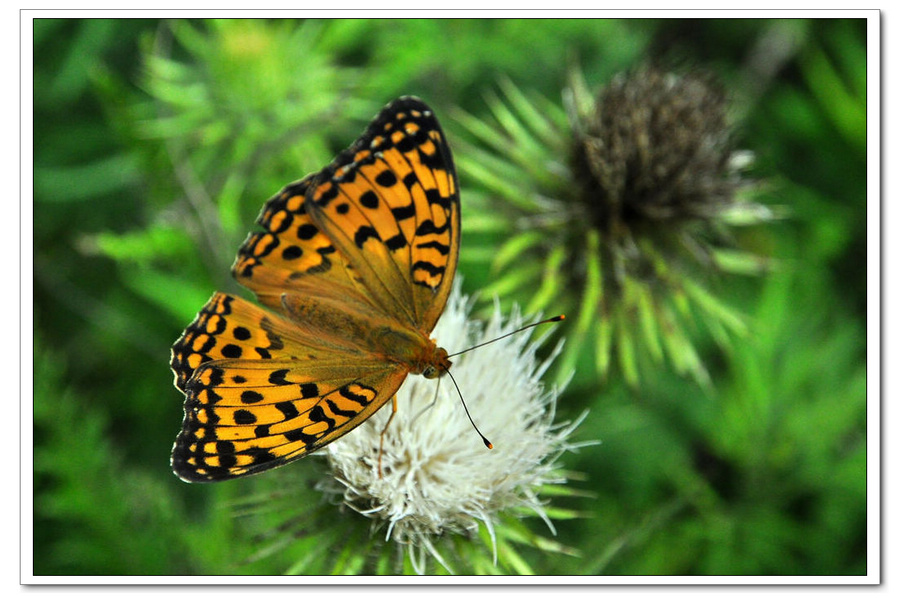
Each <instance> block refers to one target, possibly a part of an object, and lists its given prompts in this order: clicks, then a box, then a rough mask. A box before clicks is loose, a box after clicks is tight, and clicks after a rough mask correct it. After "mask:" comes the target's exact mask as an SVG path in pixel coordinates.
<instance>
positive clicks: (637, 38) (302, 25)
mask: <svg viewBox="0 0 900 603" xmlns="http://www.w3.org/2000/svg"><path fill="white" fill-rule="evenodd" d="M34 56H35V65H34V142H35V144H34V190H35V198H34V224H33V228H34V266H35V268H34V314H35V319H34V320H35V323H34V341H35V345H34V363H35V364H34V383H35V391H34V406H33V409H34V414H33V420H34V442H35V444H34V484H35V486H34V487H35V491H34V518H35V520H34V571H35V573H36V574H49V575H54V574H63V575H65V574H78V575H90V574H100V575H105V574H116V575H119V574H134V575H147V574H200V573H209V574H232V573H263V574H280V573H283V572H286V571H290V566H291V563H292V562H293V561H292V560H296V559H299V558H301V557H302V556H303V555H307V556H310V555H315V554H316V552H315V551H316V548H315V547H316V544H315V543H314V542H310V541H309V539H307V540H304V541H297V542H296V543H294V544H293V545H291V546H288V547H287V548H286V549H285V550H284V551H281V552H278V553H276V554H272V555H269V556H265V557H261V556H259V555H255V554H256V553H258V552H259V551H257V550H256V549H255V548H254V543H253V542H252V541H251V539H250V537H249V535H250V534H253V533H255V532H258V530H259V529H260V528H261V527H263V528H264V527H266V526H260V525H257V524H259V523H260V522H262V523H265V518H252V517H244V516H241V515H240V514H236V513H235V512H234V509H233V507H231V506H229V505H230V504H231V502H232V501H233V500H234V499H235V497H239V496H248V495H252V494H253V492H255V491H258V490H259V489H260V484H261V483H262V482H263V481H264V480H266V479H278V475H277V474H278V473H281V472H289V473H290V472H293V474H296V475H298V476H301V478H302V476H306V477H308V478H310V479H311V477H312V476H313V475H314V472H315V471H317V470H318V469H319V468H320V465H319V463H318V461H315V460H309V461H305V462H301V463H297V464H294V465H291V466H290V467H288V468H284V469H281V470H280V471H279V472H276V474H273V475H272V476H266V477H260V478H251V479H248V480H238V481H237V482H230V483H224V484H217V485H208V486H197V485H188V484H183V483H181V482H179V481H178V480H177V479H176V478H175V477H174V476H173V475H172V473H171V471H170V469H169V466H168V455H169V451H170V449H171V444H172V440H173V438H174V436H175V434H176V432H177V431H178V429H179V427H180V424H181V416H182V409H181V405H182V396H181V395H180V394H179V393H178V392H177V391H176V390H175V389H174V388H173V387H172V375H171V372H170V370H169V367H168V358H169V346H170V345H171V343H172V342H173V341H174V340H175V339H176V338H177V337H178V336H179V334H180V333H181V330H182V329H183V328H184V326H185V325H186V324H187V323H188V322H189V321H190V320H191V319H192V317H193V316H194V314H195V313H196V312H197V310H198V309H199V308H200V307H201V305H202V304H203V303H204V302H205V301H206V299H207V298H208V296H209V294H210V293H211V292H212V291H213V290H215V289H220V290H226V291H234V292H237V291H238V288H237V286H236V285H235V284H234V283H233V282H232V281H231V278H230V276H229V266H230V264H231V261H232V259H233V257H234V254H235V253H236V251H237V248H238V246H239V244H240V242H241V241H242V240H243V238H244V236H245V235H246V233H247V231H248V230H250V229H251V224H252V222H253V219H254V218H255V216H256V214H257V212H258V211H259V209H260V207H261V206H262V203H263V201H265V199H267V198H268V197H269V196H270V195H271V194H272V193H273V192H274V191H276V190H278V189H279V188H280V187H281V186H282V185H284V184H286V183H287V182H290V181H293V180H296V179H299V178H300V177H302V176H304V175H305V174H306V173H308V172H310V171H313V170H316V169H318V168H320V167H321V166H323V165H325V164H326V163H327V162H328V161H330V159H331V157H332V156H333V155H334V153H335V152H336V151H338V150H340V149H342V148H343V147H344V146H346V145H347V144H349V142H351V141H352V140H353V138H354V137H355V136H356V135H357V134H358V133H359V132H360V131H361V130H362V128H363V127H364V125H365V124H366V123H367V121H368V119H369V118H370V117H371V116H372V115H374V113H375V112H376V111H377V110H378V108H380V106H382V105H383V104H384V103H386V102H387V101H389V100H391V99H392V98H394V97H396V96H398V95H401V94H416V95H418V96H421V97H422V98H424V99H425V100H426V101H427V102H429V104H431V105H432V106H433V107H434V108H435V110H436V112H437V113H438V115H439V116H440V117H441V118H442V122H443V124H444V127H445V129H446V130H447V132H448V136H449V138H450V142H451V145H452V144H453V143H454V139H455V138H457V137H461V136H462V134H461V132H462V131H463V128H462V127H461V126H460V124H459V123H458V122H456V121H454V120H453V119H452V118H451V115H452V114H453V113H454V111H455V110H456V109H457V108H462V109H464V110H465V111H466V112H468V113H470V114H472V115H475V116H476V117H477V116H483V115H485V114H486V112H487V111H488V103H487V102H486V101H485V99H486V95H489V94H492V93H495V92H496V91H497V89H498V85H499V82H500V81H501V80H502V79H508V80H509V81H511V82H513V83H514V84H515V85H516V86H517V87H518V88H519V89H522V90H528V91H534V92H536V93H539V94H541V95H543V96H544V97H546V98H549V99H552V100H557V99H558V98H559V95H560V91H561V89H562V87H563V86H564V84H565V82H566V77H567V74H568V73H569V71H570V68H571V67H572V66H574V65H577V66H578V67H579V68H580V69H581V70H583V72H584V74H585V79H586V81H587V82H588V83H589V84H590V85H592V86H594V87H599V86H602V85H603V84H604V83H605V82H607V81H608V80H609V78H610V77H611V76H612V75H613V74H615V73H617V72H620V71H623V70H628V69H630V68H632V67H634V66H637V65H639V64H642V63H645V62H647V61H662V62H664V63H666V64H675V65H698V66H702V67H704V68H708V69H711V70H713V71H715V72H716V73H717V75H719V76H720V78H721V79H722V81H723V82H724V83H725V85H726V87H727V89H728V90H729V92H730V94H732V95H733V103H734V110H735V116H736V118H737V119H739V121H740V129H739V130H738V134H739V138H740V141H739V147H740V148H745V149H750V150H753V151H754V152H755V154H756V157H757V167H756V175H757V176H758V177H759V178H760V182H761V183H762V184H763V187H764V189H763V190H764V192H763V194H762V200H763V201H764V202H766V203H768V204H770V205H771V206H773V207H776V206H777V207H780V208H784V209H785V210H786V211H787V212H788V215H789V218H788V219H785V220H783V221H781V222H780V223H778V224H777V225H776V226H774V227H771V228H766V229H756V230H753V231H751V232H749V233H747V234H745V235H743V236H745V237H747V238H748V241H747V242H748V243H749V244H750V246H751V247H753V248H755V249H760V250H763V251H764V252H765V253H767V254H769V255H771V256H772V257H774V258H776V259H778V260H779V261H778V268H777V269H776V270H773V271H771V272H770V273H768V274H766V275H765V276H763V277H757V278H750V277H728V278H727V279H726V280H725V282H723V283H720V284H721V285H723V286H721V287H719V292H718V295H720V296H722V297H723V298H724V299H725V300H726V301H727V302H728V303H729V304H731V305H733V306H734V307H736V308H738V309H739V310H740V311H741V312H742V313H743V314H744V315H745V316H747V317H748V318H749V335H748V336H747V338H746V339H745V340H743V341H740V342H738V343H737V344H736V345H735V346H734V347H733V349H732V350H731V351H730V352H727V353H726V352H722V351H720V350H719V348H717V347H716V346H715V345H714V344H713V342H712V341H711V340H710V338H709V335H708V334H707V335H705V336H704V335H703V334H701V335H700V336H699V340H698V341H697V342H695V344H696V345H697V347H698V350H700V353H701V354H703V355H704V361H705V363H706V364H707V366H708V367H709V371H710V375H711V382H712V383H713V385H714V387H713V389H712V390H710V391H706V390H701V389H700V388H699V387H698V386H697V385H696V384H694V383H693V382H690V381H688V380H685V379H683V378H679V377H676V376H674V375H671V374H668V373H664V372H661V371H656V372H651V373H649V376H648V377H647V378H646V380H645V382H642V386H641V389H640V390H639V391H635V390H632V389H629V388H628V387H626V386H625V385H624V384H623V380H622V379H621V375H616V374H615V373H613V375H612V377H611V378H610V379H609V380H607V381H606V382H604V383H599V382H598V381H597V380H596V378H594V377H593V373H592V372H591V371H583V372H582V371H578V372H576V375H575V378H574V380H573V381H572V383H571V385H570V386H569V388H568V389H567V390H566V392H565V393H564V395H563V396H562V398H561V400H560V404H559V414H560V416H561V418H574V417H576V416H578V414H579V413H580V412H581V411H582V410H584V409H585V408H589V409H591V412H590V414H589V416H588V419H587V420H586V422H585V423H584V424H583V425H582V427H581V428H580V430H579V431H578V433H577V436H579V437H581V438H582V439H600V440H602V441H603V444H602V445H600V446H593V447H590V448H583V449H581V450H580V452H579V454H577V455H567V456H566V457H564V458H563V461H564V462H565V463H566V465H567V467H568V468H570V469H573V470H577V471H579V472H581V473H582V474H583V476H584V481H583V482H582V483H580V484H578V487H579V488H581V489H582V490H586V491H588V492H589V493H590V494H591V496H590V497H587V498H583V499H577V500H576V502H575V503H574V504H576V505H577V508H576V510H577V511H579V512H581V513H583V514H584V515H585V517H582V518H574V519H569V520H564V521H558V522H557V528H558V530H559V538H558V540H559V541H560V542H561V543H562V544H563V545H565V546H566V547H571V548H574V549H578V550H580V551H581V555H580V556H579V557H574V558H573V557H571V556H563V555H557V556H553V555H549V556H548V555H546V554H541V553H539V552H537V551H525V552H524V553H523V555H525V556H528V558H527V561H528V563H529V564H530V566H531V567H532V568H535V569H536V570H537V571H538V572H540V573H544V574H729V575H751V574H779V575H780V574H784V575H793V574H798V575H826V574H832V575H859V574H865V573H866V570H867V558H866V355H865V344H866V336H865V326H866V312H865V306H866V297H867V290H866V276H865V245H866V230H865V228H866V226H865V223H866V210H867V208H866V180H865V169H866V144H865V143H866V138H865V124H866V29H865V22H864V21H859V20H839V19H829V20H820V21H819V20H813V21H810V20H742V19H739V20H731V19H730V20H721V21H720V20H678V19H674V20H662V21H656V20H622V21H620V20H580V19H569V20H560V21H554V20H466V19H460V20H386V19H385V20H349V19H348V20H336V21H308V22H300V21H254V20H239V21H155V20H146V19H121V20H118V19H117V20H108V19H60V20H57V19H38V20H36V21H34ZM460 152H461V151H457V154H459V153H460ZM468 186H471V182H470V181H468V180H467V176H466V174H465V173H462V174H461V188H462V200H463V215H464V218H463V244H462V257H461V263H460V272H461V274H462V275H463V277H464V287H465V289H466V290H467V291H470V292H475V291H477V290H479V289H481V288H484V287H485V286H486V285H488V284H489V283H490V282H491V281H492V280H493V279H495V278H497V275H495V274H493V273H491V272H490V257H489V255H490V250H491V245H494V247H493V249H494V250H497V249H499V248H500V246H501V245H502V243H503V241H493V242H491V241H483V240H480V241H478V245H477V249H478V252H477V253H467V245H466V240H467V239H466V230H465V225H466V223H467V222H468V221H471V222H472V223H473V224H474V223H477V221H478V220H479V216H478V215H477V213H467V210H466V194H467V187H468ZM473 249H474V247H473ZM561 269H563V270H564V269H565V267H561ZM506 301H517V300H515V299H513V300H506ZM571 311H573V310H572V309H570V308H557V307H553V306H552V300H551V301H550V306H548V307H547V308H546V309H545V312H550V313H555V312H571ZM704 337H705V338H704ZM576 366H579V365H576ZM282 475H284V474H283V473H282ZM282 479H286V478H282ZM318 497H319V495H318V494H317V493H315V492H312V491H311V492H309V495H308V497H306V498H304V499H303V500H298V501H296V504H297V506H298V507H300V506H303V505H307V504H312V503H313V502H315V501H316V500H318ZM334 518H340V514H338V513H335V516H334ZM334 518H332V519H331V521H334ZM538 527H539V526H536V527H535V530H537V529H538ZM374 538H379V539H380V538H382V535H376V536H374ZM353 567H354V566H353V564H350V563H348V564H347V565H346V566H345V568H344V569H345V570H346V571H352V569H353Z"/></svg>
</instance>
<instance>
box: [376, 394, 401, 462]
mask: <svg viewBox="0 0 900 603" xmlns="http://www.w3.org/2000/svg"><path fill="white" fill-rule="evenodd" d="M396 414H397V396H394V397H393V398H391V416H390V417H389V418H388V420H387V423H385V424H384V429H382V430H381V437H380V438H379V439H378V479H381V478H382V477H384V476H383V475H382V473H381V457H382V455H383V454H384V434H385V433H386V432H387V430H388V427H390V425H391V421H393V420H394V415H396Z"/></svg>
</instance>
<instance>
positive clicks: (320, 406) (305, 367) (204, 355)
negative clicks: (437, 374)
mask: <svg viewBox="0 0 900 603" xmlns="http://www.w3.org/2000/svg"><path fill="white" fill-rule="evenodd" d="M283 323H284V319H283V318H282V317H280V316H277V315H274V314H273V313H271V312H268V311H266V310H263V309H262V308H258V307H256V306H254V305H252V304H250V303H249V302H246V301H244V300H241V299H240V298H236V297H233V296H230V295H226V294H223V293H217V294H215V295H214V296H213V297H212V299H210V301H209V302H208V303H207V304H206V306H204V308H203V310H202V311H201V312H200V314H199V315H198V316H197V318H196V319H195V320H194V322H193V323H191V325H190V326H189V327H188V328H187V329H186V331H185V334H184V335H183V336H182V338H181V339H180V340H179V341H178V342H176V344H175V346H173V355H172V367H173V370H174V371H175V373H176V385H178V387H179V389H181V390H182V391H184V392H185V414H184V422H183V424H182V430H181V433H180V434H179V435H178V438H177V439H176V442H175V447H174V449H173V452H172V467H173V469H174V470H175V472H176V474H177V475H178V476H179V477H181V478H182V479H184V480H186V481H214V480H222V479H229V478H233V477H239V476H241V475H246V474H250V473H256V472H259V471H263V470H265V469H269V468H272V467H275V466H278V465H281V464H284V463H286V462H288V461H291V460H293V459H295V458H299V457H301V456H304V455H306V454H309V453H310V452H312V451H314V450H317V449H318V448H321V447H322V446H324V445H325V444H327V443H329V442H331V441H332V440H334V439H336V438H337V437H340V436H341V435H343V434H344V433H347V432H348V431H350V430H351V429H353V428H354V427H356V426H357V425H359V424H360V423H362V422H363V421H364V420H365V419H367V418H368V417H369V416H371V414H372V413H374V412H375V411H376V410H378V408H380V407H381V406H382V405H383V404H384V403H385V402H386V401H387V400H389V399H390V398H391V396H393V395H394V393H395V392H396V391H397V389H398V388H399V387H400V384H401V383H402V382H403V380H404V378H405V377H406V371H404V370H398V368H397V367H396V366H394V365H391V364H387V363H384V362H382V361H379V360H378V359H374V358H372V357H371V356H367V355H366V354H364V353H360V352H354V351H353V350H352V349H350V350H347V349H339V348H334V347H329V344H330V342H324V343H323V345H322V346H321V347H320V349H317V348H315V347H312V346H309V345H304V343H303V340H302V334H300V333H294V332H292V331H291V330H290V329H289V328H288V327H287V326H286V325H285V324H283ZM296 330H297V329H296V327H295V331H296ZM279 332H281V333H282V335H279V334H278V333H279ZM292 335H293V336H292ZM197 363H199V364H198V366H197V367H196V368H194V369H192V368H191V366H192V365H193V364H197Z"/></svg>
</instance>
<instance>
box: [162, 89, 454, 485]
mask: <svg viewBox="0 0 900 603" xmlns="http://www.w3.org/2000/svg"><path fill="white" fill-rule="evenodd" d="M458 191H459V186H458V184H457V177H456V170H455V168H454V165H453V158H452V156H451V154H450V148H449V147H448V145H447V141H446V139H445V136H444V133H443V131H442V130H441V127H440V125H439V124H438V120H437V118H436V117H435V115H434V113H433V111H432V110H431V109H430V108H429V107H428V106H427V105H426V104H425V103H424V102H422V101H421V100H419V99H418V98H415V97H410V96H405V97H401V98H399V99H397V100H395V101H393V102H391V103H390V104H388V105H387V106H386V107H385V108H384V109H382V111H381V112H380V113H379V114H378V115H377V116H376V117H375V118H374V120H373V121H372V122H371V124H370V125H369V126H368V128H367V129H366V130H365V132H364V133H363V134H362V136H360V137H359V139H357V140H356V142H354V143H353V144H352V145H350V147H349V148H347V149H346V150H344V151H343V152H341V153H340V154H339V155H338V156H337V157H336V158H335V159H334V160H333V161H332V162H331V163H330V164H329V165H328V166H326V167H325V168H324V169H323V170H321V171H320V172H318V173H314V174H311V175H309V176H306V177H305V178H303V179H302V180H300V181H298V182H294V183H292V184H289V185H288V186H286V187H284V188H283V189H282V190H281V191H280V192H279V193H278V194H276V195H275V196H274V197H272V198H271V199H269V200H268V201H267V202H266V204H265V205H264V206H263V209H262V212H261V213H260V216H259V218H258V219H257V223H258V224H259V225H260V226H262V227H263V229H264V230H263V231H262V232H255V233H250V234H249V235H248V237H247V239H246V240H245V241H244V243H243V245H242V246H241V247H240V250H239V252H238V256H237V259H236V260H235V262H234V265H233V266H232V274H233V276H234V277H235V279H236V280H237V281H238V282H239V283H240V284H241V285H244V286H245V287H247V288H248V289H250V290H251V291H253V293H255V294H256V297H257V299H258V301H259V303H260V304H261V306H262V307H260V306H258V305H256V304H253V303H250V302H248V301H246V300H244V299H242V298H240V297H237V296H234V295H230V294H226V293H218V292H217V293H215V294H214V295H213V296H212V298H210V300H209V301H208V302H207V303H206V305H205V306H203V308H202V309H201V310H200V312H199V314H198V315H197V317H196V318H195V319H194V321H193V322H192V323H191V324H190V325H188V327H187V328H186V329H185V331H184V333H183V335H182V336H181V338H180V339H178V341H176V342H175V343H174V344H173V346H172V356H171V363H170V364H171V367H172V370H173V372H174V373H175V386H176V387H177V388H178V389H179V390H181V391H182V392H184V394H185V402H184V422H183V424H182V427H181V432H180V433H179V434H178V436H177V438H176V440H175V445H174V447H173V450H172V458H171V462H172V469H173V471H174V472H175V474H176V475H177V476H178V477H179V478H181V479H182V480H184V481H188V482H210V481H220V480H226V479H231V478H235V477H240V476H244V475H250V474H254V473H259V472H261V471H266V470H268V469H272V468H274V467H278V466H280V465H284V464H285V463H288V462H290V461H294V460H296V459H299V458H301V457H303V456H305V455H307V454H309V453H311V452H313V451H314V450H318V449H320V448H322V447H323V446H325V445H327V444H329V443H330V442H333V441H334V440H336V439H338V438H340V437H341V436H343V435H345V434H346V433H348V432H349V431H350V430H352V429H353V428H355V427H358V426H359V425H360V424H361V423H363V422H364V421H365V420H366V419H368V418H369V417H371V416H372V414H373V413H375V411H377V410H378V409H379V408H381V407H382V406H383V405H384V404H385V403H386V402H387V401H388V400H391V399H392V398H393V397H394V394H395V393H396V392H397V390H398V389H399V387H400V385H401V384H402V383H403V381H404V380H405V379H406V376H407V375H408V374H410V373H413V374H421V375H423V376H425V377H427V378H437V377H440V376H441V375H443V374H444V373H445V372H446V371H447V369H448V368H449V367H450V366H451V361H450V360H449V358H448V354H447V352H446V350H444V349H443V348H441V347H438V346H437V344H436V343H435V342H434V340H432V339H431V338H430V333H431V331H432V329H433V327H434V325H435V323H436V322H437V320H438V318H439V317H440V315H441V313H442V312H443V310H444V306H445V304H446V302H447V297H448V295H449V294H450V289H451V285H452V282H453V276H454V274H455V272H456V265H457V258H458V255H459V237H460V207H459V192H458ZM395 404H396V402H395ZM395 410H396V406H395Z"/></svg>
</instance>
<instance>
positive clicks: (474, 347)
mask: <svg viewBox="0 0 900 603" xmlns="http://www.w3.org/2000/svg"><path fill="white" fill-rule="evenodd" d="M565 319H566V315H565V314H560V315H559V316H554V317H553V318H545V319H544V320H539V321H538V322H535V323H531V324H530V325H525V326H524V327H519V328H518V329H516V330H515V331H510V332H509V333H507V334H505V335H501V336H500V337H494V338H493V339H491V340H490V341H483V342H482V343H479V344H478V345H473V346H472V347H470V348H467V349H465V350H463V351H461V352H454V353H452V354H448V355H447V358H453V357H454V356H459V355H460V354H465V353H466V352H471V351H472V350H474V349H477V348H480V347H481V346H483V345H488V344H489V343H494V342H495V341H499V340H501V339H503V338H504V337H509V336H510V335H515V334H516V333H518V332H520V331H524V330H525V329H531V328H533V327H536V326H538V325H543V324H547V323H548V322H559V321H561V320H565ZM454 383H456V382H455V381H454ZM457 389H459V388H457ZM466 412H468V411H466Z"/></svg>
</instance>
